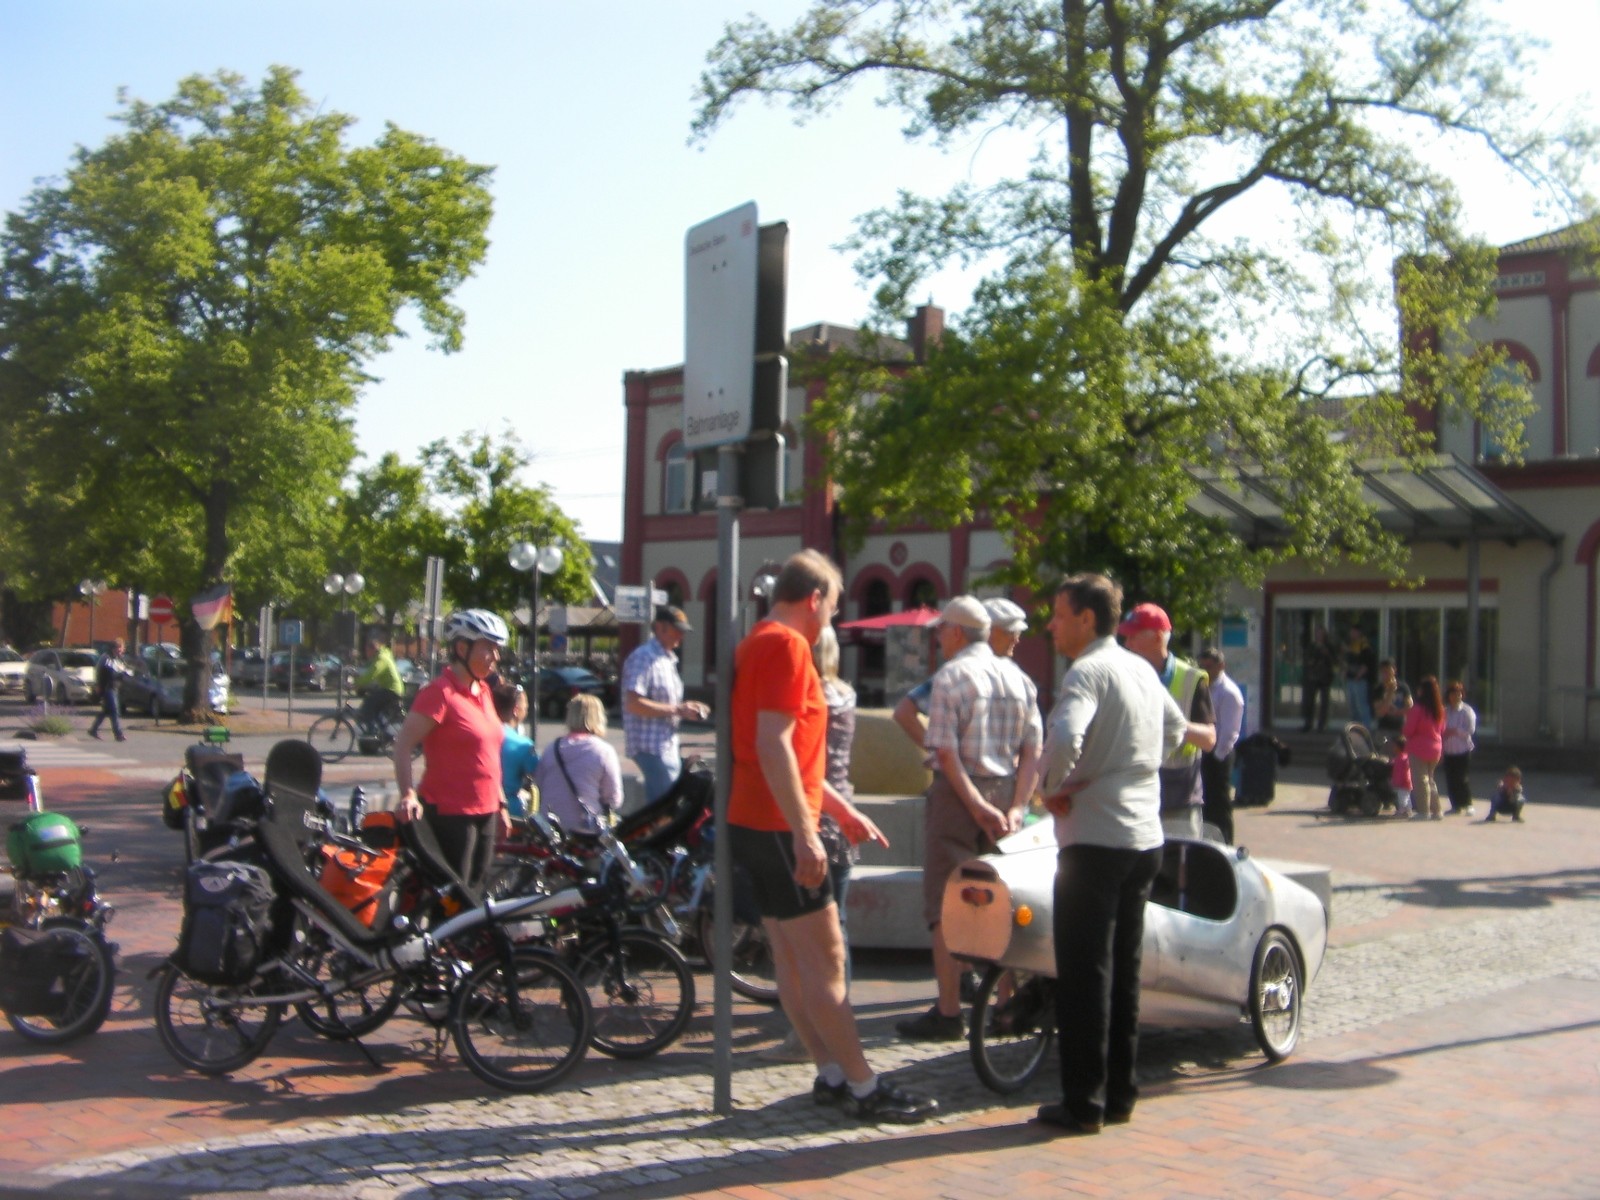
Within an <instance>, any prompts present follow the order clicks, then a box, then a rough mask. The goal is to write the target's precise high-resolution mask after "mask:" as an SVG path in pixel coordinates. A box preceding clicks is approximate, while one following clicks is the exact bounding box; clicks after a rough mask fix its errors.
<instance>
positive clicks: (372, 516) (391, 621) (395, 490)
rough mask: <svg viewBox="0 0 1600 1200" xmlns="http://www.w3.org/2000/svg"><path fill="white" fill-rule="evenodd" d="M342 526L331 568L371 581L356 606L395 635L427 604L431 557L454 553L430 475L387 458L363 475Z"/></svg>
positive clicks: (348, 497)
mask: <svg viewBox="0 0 1600 1200" xmlns="http://www.w3.org/2000/svg"><path fill="white" fill-rule="evenodd" d="M340 513H341V517H342V527H341V531H340V533H339V534H338V536H337V537H336V538H335V539H334V546H335V547H336V549H335V550H334V552H333V553H332V554H331V555H330V559H329V565H330V569H336V570H341V571H346V572H348V571H360V572H361V573H362V574H363V575H364V576H365V577H366V586H365V587H364V588H363V590H362V592H361V594H360V596H359V597H358V598H357V601H356V604H357V608H358V611H359V612H361V613H362V614H363V615H367V616H376V615H377V614H378V612H379V610H381V612H382V621H383V623H384V624H385V625H386V626H387V627H388V628H389V629H390V630H391V631H392V630H393V629H394V628H395V626H396V625H397V624H399V623H400V622H402V621H404V620H405V619H406V617H407V609H408V607H409V606H410V605H411V604H412V603H413V602H414V601H420V600H421V599H422V591H423V582H424V579H425V577H426V575H427V561H428V556H429V555H434V554H438V555H442V554H445V553H446V552H447V550H448V542H447V527H446V520H445V516H444V514H443V513H442V512H440V511H439V510H438V508H437V507H435V505H434V504H433V501H432V496H431V495H430V494H429V491H428V481H427V475H426V472H425V471H424V470H423V468H422V466H421V465H420V464H413V463H404V462H401V461H400V456H399V455H398V454H393V453H391V454H385V455H384V456H383V457H382V458H380V459H379V460H378V461H377V462H376V463H374V464H373V465H372V466H371V467H369V468H368V469H367V470H365V471H362V472H360V473H358V474H357V475H356V477H355V480H354V485H353V486H352V487H351V489H350V490H349V491H348V492H347V493H346V494H345V496H344V498H343V500H342V501H341V505H340Z"/></svg>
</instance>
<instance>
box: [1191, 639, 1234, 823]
mask: <svg viewBox="0 0 1600 1200" xmlns="http://www.w3.org/2000/svg"><path fill="white" fill-rule="evenodd" d="M1200 665H1201V666H1202V667H1204V668H1205V672H1206V675H1207V676H1208V677H1209V678H1210V680H1211V712H1212V715H1213V717H1214V718H1215V724H1216V730H1217V744H1216V745H1214V746H1212V747H1211V749H1209V750H1207V751H1205V752H1204V753H1202V754H1201V756H1200V789H1201V792H1202V794H1203V796H1204V800H1205V822H1206V824H1207V825H1215V826H1216V827H1217V828H1218V829H1219V830H1220V831H1221V832H1222V840H1223V841H1225V842H1227V843H1228V845H1230V846H1231V845H1233V748H1234V747H1235V746H1237V745H1238V744H1239V734H1240V733H1241V732H1242V731H1243V729H1244V693H1242V692H1241V691H1239V685H1238V684H1237V683H1235V682H1234V681H1233V679H1232V678H1231V677H1230V676H1229V675H1228V660H1227V659H1226V658H1224V657H1223V654H1222V651H1221V650H1219V649H1217V648H1216V647H1215V646H1207V647H1206V648H1205V649H1204V650H1202V651H1200Z"/></svg>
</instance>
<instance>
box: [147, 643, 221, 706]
mask: <svg viewBox="0 0 1600 1200" xmlns="http://www.w3.org/2000/svg"><path fill="white" fill-rule="evenodd" d="M129 669H130V670H131V672H132V674H131V675H130V676H129V677H128V678H127V679H124V680H123V681H122V707H123V710H124V711H131V712H146V713H149V714H150V715H151V716H152V717H171V716H176V715H177V714H178V713H180V712H182V711H183V693H184V688H185V686H186V685H187V683H188V679H189V666H188V664H187V663H186V662H185V661H184V660H183V658H181V657H180V656H179V653H178V650H177V647H175V646H145V647H143V648H142V649H141V650H140V652H139V654H138V656H137V657H136V658H134V659H132V660H131V661H130V663H129ZM232 698H233V697H232V694H231V691H230V689H229V686H228V674H227V672H226V671H225V670H224V669H223V666H222V655H221V654H220V653H218V652H217V651H215V650H213V651H212V652H211V681H210V683H209V684H208V685H207V687H206V703H207V704H208V705H209V706H210V707H211V709H212V710H213V711H214V712H219V713H225V712H227V711H228V707H229V705H230V703H231V702H232Z"/></svg>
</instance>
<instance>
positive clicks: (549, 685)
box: [523, 667, 614, 721]
mask: <svg viewBox="0 0 1600 1200" xmlns="http://www.w3.org/2000/svg"><path fill="white" fill-rule="evenodd" d="M523 686H524V687H526V686H527V684H523ZM579 693H583V694H585V695H589V696H597V697H599V699H600V703H601V704H604V705H605V706H606V707H608V708H609V707H610V706H611V703H612V700H613V698H614V690H613V689H612V688H611V687H610V686H609V685H608V684H607V683H606V681H605V680H604V679H601V678H600V676H598V675H596V674H595V673H594V672H593V671H586V670H584V669H583V668H582V667H540V668H539V715H540V716H541V717H544V718H545V719H546V720H549V721H559V720H561V718H563V717H565V716H566V715H567V705H568V704H569V703H570V702H571V700H572V698H573V697H574V696H576V695H578V694H579Z"/></svg>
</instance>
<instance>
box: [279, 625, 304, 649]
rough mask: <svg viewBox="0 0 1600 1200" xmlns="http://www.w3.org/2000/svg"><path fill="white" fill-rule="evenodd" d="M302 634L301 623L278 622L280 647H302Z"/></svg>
mask: <svg viewBox="0 0 1600 1200" xmlns="http://www.w3.org/2000/svg"><path fill="white" fill-rule="evenodd" d="M300 634H301V622H299V621H279V622H278V645H280V646H298V645H300V642H301V636H300Z"/></svg>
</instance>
